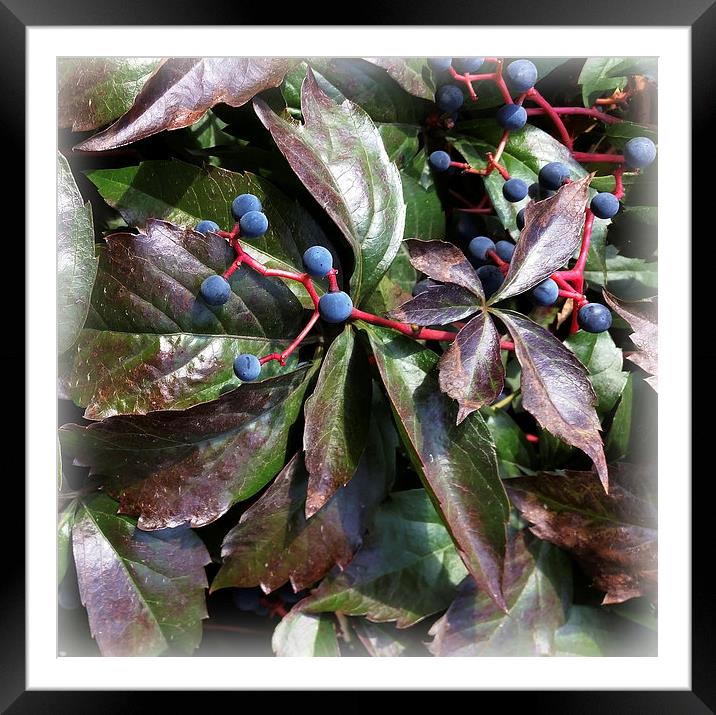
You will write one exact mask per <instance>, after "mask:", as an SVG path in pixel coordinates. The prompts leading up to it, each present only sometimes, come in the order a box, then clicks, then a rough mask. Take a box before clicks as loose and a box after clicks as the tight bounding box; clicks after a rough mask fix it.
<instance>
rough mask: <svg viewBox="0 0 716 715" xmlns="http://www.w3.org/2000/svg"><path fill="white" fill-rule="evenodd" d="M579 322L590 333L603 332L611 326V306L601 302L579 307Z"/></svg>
mask: <svg viewBox="0 0 716 715" xmlns="http://www.w3.org/2000/svg"><path fill="white" fill-rule="evenodd" d="M577 323H579V327H580V328H581V329H582V330H586V331H587V332H588V333H603V332H604V331H605V330H609V328H610V327H611V324H612V314H611V312H610V310H609V308H607V307H606V306H605V305H602V304H601V303H587V304H585V305H583V306H582V307H581V308H580V309H579V312H578V313H577Z"/></svg>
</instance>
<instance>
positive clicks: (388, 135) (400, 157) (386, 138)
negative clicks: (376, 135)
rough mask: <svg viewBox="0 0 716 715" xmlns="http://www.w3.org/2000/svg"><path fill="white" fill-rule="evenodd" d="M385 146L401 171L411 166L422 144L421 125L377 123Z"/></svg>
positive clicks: (391, 159) (390, 157) (389, 156)
mask: <svg viewBox="0 0 716 715" xmlns="http://www.w3.org/2000/svg"><path fill="white" fill-rule="evenodd" d="M376 126H377V127H378V132H380V138H381V139H382V140H383V146H384V147H385V151H386V153H387V154H388V159H390V161H392V162H393V163H394V164H395V165H396V166H397V167H398V169H400V170H401V171H402V170H403V169H404V168H406V167H408V166H410V164H411V162H412V161H413V159H415V155H416V154H417V153H418V148H419V146H420V138H419V132H420V127H419V126H417V125H415V124H394V123H382V124H376Z"/></svg>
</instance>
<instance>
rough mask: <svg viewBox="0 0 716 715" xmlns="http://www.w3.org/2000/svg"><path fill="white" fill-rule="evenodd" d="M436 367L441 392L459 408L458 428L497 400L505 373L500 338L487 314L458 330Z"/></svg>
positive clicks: (482, 314)
mask: <svg viewBox="0 0 716 715" xmlns="http://www.w3.org/2000/svg"><path fill="white" fill-rule="evenodd" d="M439 365H440V389H441V390H442V391H443V392H446V393H447V394H448V395H450V397H452V398H453V399H454V400H457V401H458V404H459V405H460V409H459V410H458V413H457V424H460V423H461V422H462V421H463V420H464V419H465V418H466V417H467V416H468V415H469V414H470V413H471V412H474V411H475V410H478V409H480V407H482V406H483V405H488V404H490V403H491V402H493V401H494V400H495V399H496V398H497V396H498V395H499V394H500V392H502V386H503V384H504V379H505V370H504V368H503V366H502V361H501V359H500V335H499V333H498V332H497V328H495V324H494V322H493V321H492V318H491V317H490V316H489V314H488V313H485V312H481V313H479V314H478V315H476V316H475V317H474V318H473V319H472V320H470V322H469V323H468V324H467V325H466V326H465V327H464V328H462V330H460V332H459V333H458V334H457V337H456V338H455V340H454V342H452V343H451V344H450V347H448V349H447V350H446V351H445V352H444V353H443V355H442V357H441V358H440V363H439Z"/></svg>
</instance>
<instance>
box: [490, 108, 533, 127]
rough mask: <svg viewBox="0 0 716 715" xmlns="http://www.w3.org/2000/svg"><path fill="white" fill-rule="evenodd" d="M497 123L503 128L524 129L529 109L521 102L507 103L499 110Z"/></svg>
mask: <svg viewBox="0 0 716 715" xmlns="http://www.w3.org/2000/svg"><path fill="white" fill-rule="evenodd" d="M497 123H498V124H499V125H500V126H501V127H502V128H503V129H509V130H510V131H514V130H516V129H522V127H524V126H525V124H526V123H527V110H526V109H525V108H524V107H521V106H520V105H519V104H505V105H504V106H503V107H500V108H499V109H498V110H497Z"/></svg>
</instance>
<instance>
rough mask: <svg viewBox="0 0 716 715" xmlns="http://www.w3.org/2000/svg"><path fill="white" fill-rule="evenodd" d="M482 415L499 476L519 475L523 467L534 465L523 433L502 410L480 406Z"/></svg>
mask: <svg viewBox="0 0 716 715" xmlns="http://www.w3.org/2000/svg"><path fill="white" fill-rule="evenodd" d="M482 413H483V417H484V418H485V422H486V423H487V428H488V429H489V430H490V434H491V435H492V440H493V442H494V443H495V448H496V450H497V458H498V460H499V463H500V476H502V478H503V479H504V478H505V477H518V476H521V475H522V474H523V473H524V472H523V468H525V467H526V468H528V469H531V468H532V467H533V466H534V456H533V452H532V449H531V447H530V444H529V442H528V441H527V439H526V438H525V433H524V432H523V431H522V430H521V429H520V427H519V425H518V424H517V423H516V422H515V421H514V420H513V419H512V417H510V416H509V415H508V414H507V413H506V412H505V411H504V410H495V409H492V408H491V407H483V408H482Z"/></svg>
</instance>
